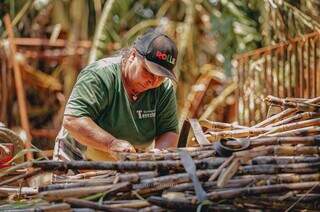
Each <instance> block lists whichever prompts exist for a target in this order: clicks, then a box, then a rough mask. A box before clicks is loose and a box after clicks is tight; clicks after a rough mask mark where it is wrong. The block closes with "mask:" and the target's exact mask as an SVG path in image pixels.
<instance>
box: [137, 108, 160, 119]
mask: <svg viewBox="0 0 320 212" xmlns="http://www.w3.org/2000/svg"><path fill="white" fill-rule="evenodd" d="M136 112H137V115H138V118H139V119H147V118H154V117H156V110H137V111H136Z"/></svg>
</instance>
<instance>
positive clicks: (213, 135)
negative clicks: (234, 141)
mask: <svg viewBox="0 0 320 212" xmlns="http://www.w3.org/2000/svg"><path fill="white" fill-rule="evenodd" d="M271 129H272V128H248V129H242V130H226V131H220V132H213V131H208V133H209V136H208V140H209V141H210V142H215V141H218V140H219V139H223V138H245V137H252V136H257V135H259V134H262V133H266V132H268V131H269V130H271Z"/></svg>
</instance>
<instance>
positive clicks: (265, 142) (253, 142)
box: [227, 136, 320, 148]
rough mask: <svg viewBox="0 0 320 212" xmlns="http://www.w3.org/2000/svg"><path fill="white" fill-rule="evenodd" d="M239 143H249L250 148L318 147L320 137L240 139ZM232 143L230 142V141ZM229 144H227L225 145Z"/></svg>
mask: <svg viewBox="0 0 320 212" xmlns="http://www.w3.org/2000/svg"><path fill="white" fill-rule="evenodd" d="M238 141H239V142H240V143H247V142H250V148H254V147H258V146H269V145H276V144H278V145H283V144H291V145H297V144H303V145H305V146H319V145H320V136H304V137H264V138H255V139H252V138H242V139H239V140H238ZM231 142H232V141H231ZM227 144H229V143H227Z"/></svg>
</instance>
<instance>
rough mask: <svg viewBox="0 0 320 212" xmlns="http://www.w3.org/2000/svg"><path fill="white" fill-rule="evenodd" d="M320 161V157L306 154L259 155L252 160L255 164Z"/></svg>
mask: <svg viewBox="0 0 320 212" xmlns="http://www.w3.org/2000/svg"><path fill="white" fill-rule="evenodd" d="M315 162H320V157H313V156H309V157H305V156H259V157H256V158H254V159H253V160H252V164H253V165H260V164H290V163H315Z"/></svg>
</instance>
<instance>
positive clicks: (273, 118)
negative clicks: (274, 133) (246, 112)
mask: <svg viewBox="0 0 320 212" xmlns="http://www.w3.org/2000/svg"><path fill="white" fill-rule="evenodd" d="M319 102H320V97H316V98H313V99H309V100H308V101H306V103H319ZM297 111H298V110H297V109H296V108H288V109H286V110H284V111H282V112H281V113H278V114H276V115H274V116H271V117H270V118H267V119H265V120H263V121H262V122H260V123H258V124H256V125H254V126H253V128H260V127H264V126H267V125H269V124H271V123H274V122H276V121H279V120H281V119H283V118H285V117H288V116H290V115H291V114H294V113H296V112H297Z"/></svg>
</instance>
